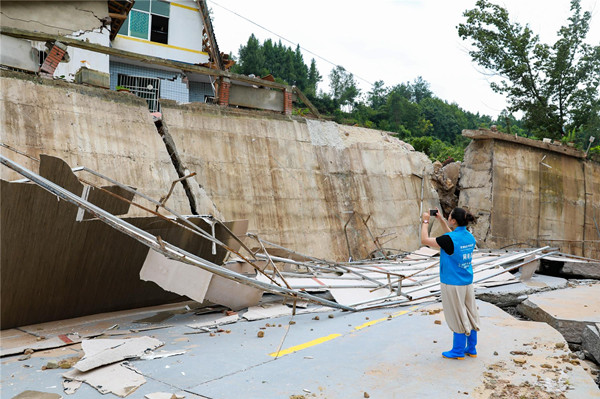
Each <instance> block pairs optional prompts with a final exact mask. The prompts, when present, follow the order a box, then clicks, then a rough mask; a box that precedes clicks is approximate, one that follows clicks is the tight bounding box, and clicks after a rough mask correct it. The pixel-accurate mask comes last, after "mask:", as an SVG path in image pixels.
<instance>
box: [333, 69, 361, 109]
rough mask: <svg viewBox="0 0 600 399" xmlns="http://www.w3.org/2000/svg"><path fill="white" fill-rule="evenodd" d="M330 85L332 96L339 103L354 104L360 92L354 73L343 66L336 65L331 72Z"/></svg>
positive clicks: (344, 104) (342, 104) (350, 105)
mask: <svg viewBox="0 0 600 399" xmlns="http://www.w3.org/2000/svg"><path fill="white" fill-rule="evenodd" d="M329 87H330V88H331V97H332V98H333V99H334V100H335V101H337V102H338V104H339V105H341V106H342V107H343V106H349V107H350V108H352V107H353V106H354V103H355V100H356V98H357V97H358V95H359V94H360V90H359V89H358V85H357V84H356V81H355V80H354V75H353V74H352V73H350V72H347V71H346V69H345V68H344V67H343V66H340V65H338V66H336V67H335V68H333V69H332V70H331V73H330V74H329Z"/></svg>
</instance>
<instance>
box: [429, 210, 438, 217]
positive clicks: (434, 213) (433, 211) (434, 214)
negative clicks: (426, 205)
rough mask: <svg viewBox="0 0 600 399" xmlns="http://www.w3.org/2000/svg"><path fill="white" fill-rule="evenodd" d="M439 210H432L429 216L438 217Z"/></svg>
mask: <svg viewBox="0 0 600 399" xmlns="http://www.w3.org/2000/svg"><path fill="white" fill-rule="evenodd" d="M437 213H438V210H437V209H430V210H429V216H437Z"/></svg>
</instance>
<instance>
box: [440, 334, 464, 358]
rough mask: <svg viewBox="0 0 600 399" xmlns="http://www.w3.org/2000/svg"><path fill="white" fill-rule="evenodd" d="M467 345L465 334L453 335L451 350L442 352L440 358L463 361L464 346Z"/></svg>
mask: <svg viewBox="0 0 600 399" xmlns="http://www.w3.org/2000/svg"><path fill="white" fill-rule="evenodd" d="M466 345H467V336H466V335H465V334H459V333H454V340H453V343H452V350H449V351H447V352H442V356H444V357H445V358H448V359H464V358H465V346H466Z"/></svg>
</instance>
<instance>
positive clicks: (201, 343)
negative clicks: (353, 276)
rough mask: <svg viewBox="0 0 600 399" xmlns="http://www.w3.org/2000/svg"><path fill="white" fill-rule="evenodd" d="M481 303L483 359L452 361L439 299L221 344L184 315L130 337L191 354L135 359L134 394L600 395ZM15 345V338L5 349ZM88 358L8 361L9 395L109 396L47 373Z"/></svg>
mask: <svg viewBox="0 0 600 399" xmlns="http://www.w3.org/2000/svg"><path fill="white" fill-rule="evenodd" d="M478 304H479V308H480V313H481V316H482V329H481V332H480V334H479V337H480V343H479V345H478V351H479V356H478V357H477V358H466V359H465V360H449V359H444V358H442V356H441V352H442V351H445V350H448V349H449V348H450V346H451V340H452V334H451V332H450V330H449V329H448V327H447V326H446V324H445V321H444V317H443V312H440V310H441V304H440V303H436V302H430V303H425V304H420V305H416V306H411V307H396V308H391V309H379V310H371V311H364V312H360V313H346V312H340V311H329V312H322V313H314V314H303V315H296V316H286V317H277V318H271V319H264V320H258V321H252V322H248V321H243V320H240V321H238V322H236V323H234V324H229V325H225V326H221V327H220V328H221V329H222V330H223V331H221V332H217V333H214V334H213V335H212V336H211V334H209V333H202V334H191V335H190V334H185V333H189V332H194V331H196V330H193V329H191V328H189V327H187V326H186V325H187V324H190V323H193V322H195V321H197V320H198V319H199V318H200V316H196V315H194V314H193V313H185V314H177V315H175V316H173V317H171V318H170V319H168V320H165V321H163V322H161V323H158V324H155V325H158V326H160V325H171V326H172V327H168V328H163V329H157V330H152V331H145V332H139V333H132V334H129V335H126V336H129V337H135V336H144V335H148V336H152V337H156V338H158V339H160V340H161V341H163V342H164V343H165V345H164V346H163V347H162V348H160V350H165V351H174V350H186V351H187V352H186V353H185V354H184V355H179V356H172V357H167V358H162V359H154V360H131V361H129V363H130V364H131V365H133V366H134V367H135V368H137V369H138V370H139V371H140V372H141V373H142V374H143V375H144V376H145V378H146V380H147V382H146V383H145V384H143V385H142V386H141V387H139V388H138V389H137V390H136V391H135V392H133V393H132V394H130V395H129V396H128V397H131V398H143V397H144V395H146V394H149V393H153V392H170V393H179V394H182V395H185V397H187V398H215V399H216V398H219V399H226V398H232V399H238V398H286V399H287V398H303V397H304V398H313V397H314V398H330V399H335V398H344V399H346V398H365V397H371V398H423V397H431V398H465V397H471V398H473V397H475V398H488V397H490V396H491V395H492V394H496V395H499V396H498V397H507V398H520V397H523V396H524V397H539V398H544V397H548V398H550V397H563V396H560V395H564V397H566V398H582V399H583V398H586V399H588V398H600V390H599V389H598V387H597V385H596V384H595V383H594V381H593V380H592V378H591V377H590V376H589V375H588V374H587V373H586V372H585V371H584V370H583V368H582V367H581V366H580V365H578V364H576V363H578V361H577V360H576V359H572V357H571V356H570V351H569V349H568V347H567V345H566V343H565V341H564V339H563V338H562V336H561V335H560V334H559V333H558V332H557V331H556V330H554V329H553V328H552V327H550V326H548V325H547V324H545V323H538V322H527V321H519V320H517V319H514V318H513V317H512V316H510V315H508V314H507V313H505V312H503V311H502V310H500V309H499V308H497V307H495V306H494V305H491V304H488V303H486V302H478ZM171 308H178V309H181V308H182V305H174V306H173V305H172V306H171ZM164 309H166V307H161V308H160V309H159V310H161V311H164ZM156 313H157V310H156V309H149V308H147V309H142V310H136V311H130V312H119V313H116V314H104V315H99V316H97V317H95V318H94V317H87V318H83V319H79V320H74V321H65V322H58V324H57V323H46V324H45V325H42V326H41V327H38V330H37V331H39V332H43V333H44V334H46V335H47V336H48V335H52V334H58V333H65V332H67V331H66V330H69V331H76V330H77V329H79V332H80V333H81V332H82V331H84V332H87V331H92V330H94V329H98V328H102V329H103V328H106V327H108V326H109V325H112V324H114V323H118V324H119V327H118V328H119V329H126V328H132V327H133V328H136V327H137V328H139V327H140V326H141V325H140V324H138V323H133V320H136V319H139V318H142V317H147V316H152V315H153V314H156ZM240 314H243V312H240ZM315 316H318V320H315ZM330 316H331V317H330ZM266 324H269V327H267V326H266ZM32 328H34V327H29V328H28V330H29V331H32V330H31V329H32ZM259 331H262V332H264V337H263V338H259V337H258V336H257V334H258V332H259ZM6 337H7V332H4V333H3V341H4V340H5V339H6ZM115 338H116V337H115ZM118 338H123V336H119V337H118ZM5 342H7V341H5ZM81 355H83V353H82V351H81V345H80V344H76V345H71V346H67V347H63V348H58V349H53V350H48V351H41V352H36V353H35V354H34V356H33V357H32V358H31V359H28V360H24V361H19V360H17V359H18V357H19V356H17V355H15V356H9V357H4V358H2V363H1V383H2V388H1V389H2V398H12V397H13V396H15V395H17V394H19V393H20V392H22V391H24V390H27V389H30V390H37V391H42V392H49V393H59V394H61V395H62V396H63V397H72V398H106V396H104V395H101V394H100V393H99V392H98V391H96V390H95V389H94V388H92V387H91V386H89V385H87V384H83V385H82V386H81V388H79V389H78V390H77V392H76V393H75V394H73V395H69V396H67V395H66V394H65V393H64V392H63V390H62V378H61V375H62V374H63V373H64V372H65V371H66V370H60V369H53V370H41V368H42V366H43V365H45V364H46V363H47V362H48V361H58V360H60V359H64V358H68V357H71V356H81ZM109 396H112V397H114V395H112V394H110V395H109Z"/></svg>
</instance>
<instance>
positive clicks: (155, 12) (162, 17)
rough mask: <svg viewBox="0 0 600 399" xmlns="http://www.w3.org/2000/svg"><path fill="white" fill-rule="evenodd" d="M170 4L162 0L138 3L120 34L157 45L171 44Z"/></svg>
mask: <svg viewBox="0 0 600 399" xmlns="http://www.w3.org/2000/svg"><path fill="white" fill-rule="evenodd" d="M169 7H170V4H169V3H168V2H165V1H162V0H151V1H148V0H146V1H139V0H138V1H136V2H135V3H134V4H133V9H132V10H131V11H130V12H129V16H128V18H127V20H126V21H125V23H124V24H123V25H122V26H121V29H120V30H119V34H121V35H125V36H131V37H137V38H139V39H145V40H149V41H151V42H156V43H163V44H168V43H169V11H170V9H169Z"/></svg>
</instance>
